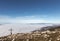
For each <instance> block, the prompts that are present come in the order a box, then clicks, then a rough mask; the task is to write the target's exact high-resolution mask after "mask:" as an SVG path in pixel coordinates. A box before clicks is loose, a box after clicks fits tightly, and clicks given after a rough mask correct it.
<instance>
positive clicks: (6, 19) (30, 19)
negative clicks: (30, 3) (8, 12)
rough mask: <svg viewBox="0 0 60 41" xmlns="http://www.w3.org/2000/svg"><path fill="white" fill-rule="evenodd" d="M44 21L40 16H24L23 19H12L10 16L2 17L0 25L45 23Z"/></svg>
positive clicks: (0, 17)
mask: <svg viewBox="0 0 60 41" xmlns="http://www.w3.org/2000/svg"><path fill="white" fill-rule="evenodd" d="M43 22H46V20H43V19H42V18H41V17H39V16H22V17H14V18H13V17H10V16H0V23H43Z"/></svg>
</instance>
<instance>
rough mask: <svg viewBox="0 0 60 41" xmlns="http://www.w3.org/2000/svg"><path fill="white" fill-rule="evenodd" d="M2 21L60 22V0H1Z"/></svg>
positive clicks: (0, 13)
mask: <svg viewBox="0 0 60 41" xmlns="http://www.w3.org/2000/svg"><path fill="white" fill-rule="evenodd" d="M1 23H60V0H0V24H1Z"/></svg>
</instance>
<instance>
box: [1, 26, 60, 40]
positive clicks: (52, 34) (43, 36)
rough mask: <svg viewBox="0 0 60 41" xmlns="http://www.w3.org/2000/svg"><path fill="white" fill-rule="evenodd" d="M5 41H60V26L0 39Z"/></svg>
mask: <svg viewBox="0 0 60 41" xmlns="http://www.w3.org/2000/svg"><path fill="white" fill-rule="evenodd" d="M0 40H3V41H60V26H56V27H53V28H49V29H46V30H43V31H40V30H35V31H32V32H31V33H17V34H13V35H8V36H4V37H0Z"/></svg>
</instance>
